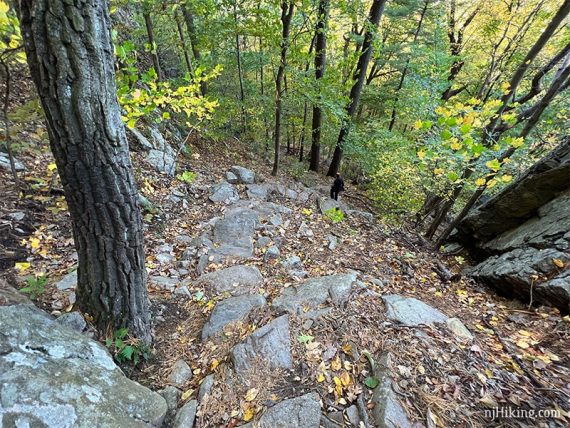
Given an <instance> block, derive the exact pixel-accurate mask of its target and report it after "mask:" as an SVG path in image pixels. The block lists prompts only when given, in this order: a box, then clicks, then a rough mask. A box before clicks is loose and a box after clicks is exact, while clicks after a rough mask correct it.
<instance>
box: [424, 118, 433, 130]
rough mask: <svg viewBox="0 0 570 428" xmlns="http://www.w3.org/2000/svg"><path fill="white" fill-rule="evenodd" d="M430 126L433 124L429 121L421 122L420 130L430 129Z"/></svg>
mask: <svg viewBox="0 0 570 428" xmlns="http://www.w3.org/2000/svg"><path fill="white" fill-rule="evenodd" d="M432 126H433V123H432V122H430V121H429V120H426V121H425V122H422V129H431V127H432Z"/></svg>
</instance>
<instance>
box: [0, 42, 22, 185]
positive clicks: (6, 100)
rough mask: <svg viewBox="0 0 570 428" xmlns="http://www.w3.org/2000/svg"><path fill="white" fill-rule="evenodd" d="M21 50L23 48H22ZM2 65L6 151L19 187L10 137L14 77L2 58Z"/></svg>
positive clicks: (0, 60)
mask: <svg viewBox="0 0 570 428" xmlns="http://www.w3.org/2000/svg"><path fill="white" fill-rule="evenodd" d="M20 48H21V47H20ZM0 64H1V65H2V68H3V69H4V77H5V79H6V80H5V81H4V85H5V88H4V104H3V106H2V119H3V120H4V141H5V143H6V151H7V152H8V160H9V161H10V172H12V177H13V178H14V183H15V184H16V186H19V184H20V183H19V180H18V173H17V172H16V162H15V161H14V153H13V152H12V137H11V136H10V120H9V119H8V107H9V106H10V85H11V81H12V76H11V74H10V67H9V66H8V64H7V63H6V61H4V59H2V58H0Z"/></svg>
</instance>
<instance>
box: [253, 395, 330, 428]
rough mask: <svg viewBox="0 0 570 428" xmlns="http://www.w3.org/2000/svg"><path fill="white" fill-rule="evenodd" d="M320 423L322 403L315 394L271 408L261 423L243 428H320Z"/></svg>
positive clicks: (293, 399)
mask: <svg viewBox="0 0 570 428" xmlns="http://www.w3.org/2000/svg"><path fill="white" fill-rule="evenodd" d="M320 421H321V403H320V399H319V395H318V394H316V393H314V392H313V393H309V394H305V395H302V396H300V397H295V398H291V399H289V400H285V401H282V402H280V403H278V404H276V405H275V406H273V407H270V408H269V409H267V410H266V412H265V413H264V414H263V415H262V416H261V418H260V419H259V422H257V423H255V424H247V425H243V426H242V428H243V427H253V426H256V427H257V426H259V427H260V428H319V426H320Z"/></svg>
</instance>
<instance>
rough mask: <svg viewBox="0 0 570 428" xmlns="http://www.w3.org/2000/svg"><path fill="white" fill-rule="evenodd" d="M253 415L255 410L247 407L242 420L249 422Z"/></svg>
mask: <svg viewBox="0 0 570 428" xmlns="http://www.w3.org/2000/svg"><path fill="white" fill-rule="evenodd" d="M254 415H255V410H254V408H253V406H248V407H247V409H245V412H243V420H244V421H246V422H248V421H251V420H252V419H253V416H254Z"/></svg>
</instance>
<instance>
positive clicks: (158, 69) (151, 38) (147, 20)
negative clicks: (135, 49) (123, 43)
mask: <svg viewBox="0 0 570 428" xmlns="http://www.w3.org/2000/svg"><path fill="white" fill-rule="evenodd" d="M143 18H144V23H145V25H146V34H147V37H148V43H149V44H150V57H151V59H152V65H153V66H154V71H156V76H157V79H158V81H159V82H162V81H163V80H164V74H163V73H162V68H161V67H160V60H159V59H158V48H157V46H156V42H155V41H154V29H153V27H152V20H151V19H150V14H149V13H148V12H144V13H143Z"/></svg>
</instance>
